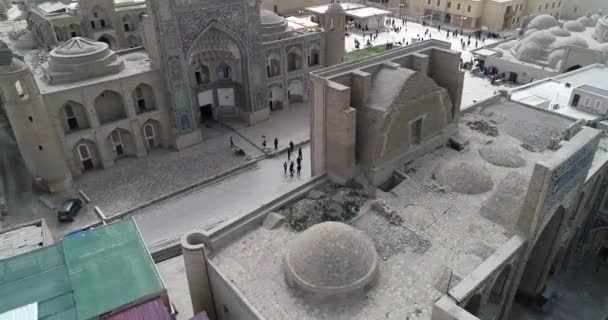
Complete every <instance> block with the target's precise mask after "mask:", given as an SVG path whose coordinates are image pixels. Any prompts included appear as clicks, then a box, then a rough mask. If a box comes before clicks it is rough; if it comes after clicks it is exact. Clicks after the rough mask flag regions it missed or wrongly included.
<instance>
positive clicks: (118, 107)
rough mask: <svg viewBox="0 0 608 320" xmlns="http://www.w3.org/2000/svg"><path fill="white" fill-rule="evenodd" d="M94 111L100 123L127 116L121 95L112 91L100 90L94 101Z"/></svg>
mask: <svg viewBox="0 0 608 320" xmlns="http://www.w3.org/2000/svg"><path fill="white" fill-rule="evenodd" d="M94 106H95V112H96V113H97V117H98V118H99V122H100V123H101V124H106V123H109V122H112V121H116V120H120V119H124V118H126V117H127V114H126V111H125V106H124V104H123V100H122V96H121V95H120V94H119V93H117V92H114V91H110V90H106V91H104V92H102V93H101V94H100V95H99V96H97V98H95V101H94Z"/></svg>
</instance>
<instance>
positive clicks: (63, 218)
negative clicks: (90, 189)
mask: <svg viewBox="0 0 608 320" xmlns="http://www.w3.org/2000/svg"><path fill="white" fill-rule="evenodd" d="M80 209H82V200H80V199H68V200H66V201H65V202H64V203H63V205H61V208H60V209H59V211H58V212H57V219H59V221H60V222H72V221H74V217H76V215H78V211H80Z"/></svg>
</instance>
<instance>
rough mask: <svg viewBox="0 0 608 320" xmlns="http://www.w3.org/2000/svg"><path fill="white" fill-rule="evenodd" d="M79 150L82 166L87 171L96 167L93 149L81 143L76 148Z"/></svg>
mask: <svg viewBox="0 0 608 320" xmlns="http://www.w3.org/2000/svg"><path fill="white" fill-rule="evenodd" d="M76 150H78V156H79V157H80V163H82V167H83V168H84V170H85V171H87V170H93V169H95V162H94V161H93V156H92V154H91V149H89V146H87V145H86V144H84V143H83V144H80V145H78V147H77V148H76Z"/></svg>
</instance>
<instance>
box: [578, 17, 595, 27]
mask: <svg viewBox="0 0 608 320" xmlns="http://www.w3.org/2000/svg"><path fill="white" fill-rule="evenodd" d="M576 21H578V22H580V23H581V24H582V25H583V26H585V27H593V26H595V24H594V23H593V19H592V18H591V17H587V16H585V17H580V18H578V19H576Z"/></svg>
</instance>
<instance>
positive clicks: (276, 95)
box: [268, 85, 283, 111]
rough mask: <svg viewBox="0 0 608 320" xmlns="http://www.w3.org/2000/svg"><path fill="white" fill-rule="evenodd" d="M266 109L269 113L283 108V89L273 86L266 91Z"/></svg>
mask: <svg viewBox="0 0 608 320" xmlns="http://www.w3.org/2000/svg"><path fill="white" fill-rule="evenodd" d="M268 107H269V108H270V111H274V110H277V109H281V108H283V89H282V88H281V86H278V85H274V86H271V87H270V89H269V90H268Z"/></svg>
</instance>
